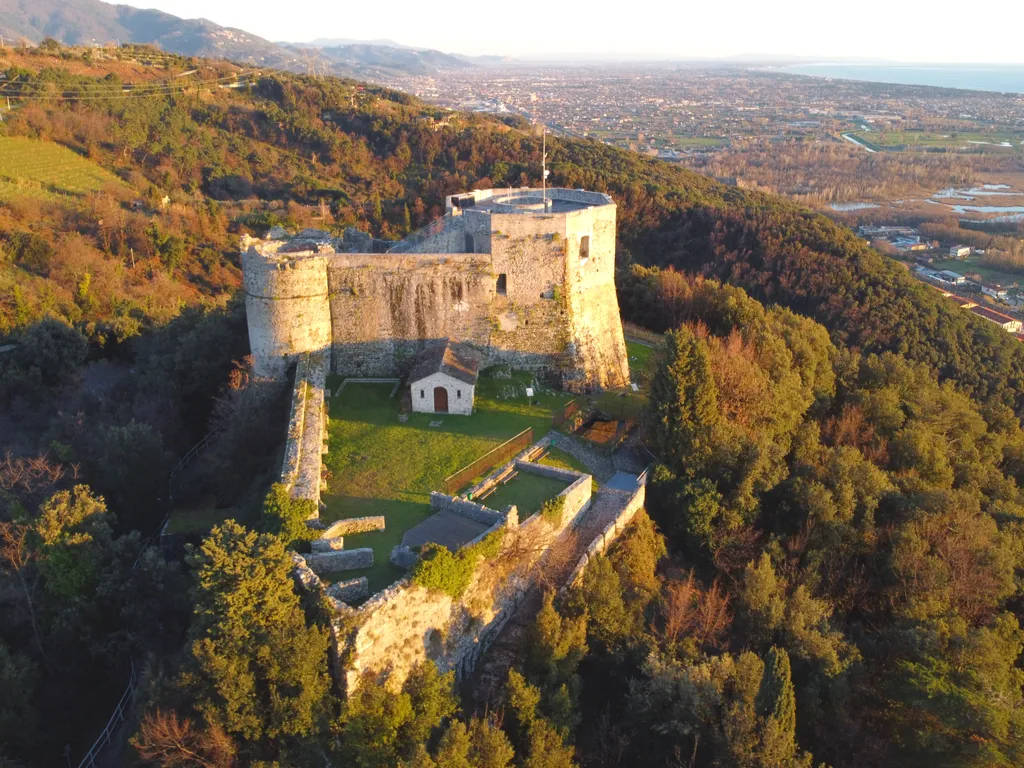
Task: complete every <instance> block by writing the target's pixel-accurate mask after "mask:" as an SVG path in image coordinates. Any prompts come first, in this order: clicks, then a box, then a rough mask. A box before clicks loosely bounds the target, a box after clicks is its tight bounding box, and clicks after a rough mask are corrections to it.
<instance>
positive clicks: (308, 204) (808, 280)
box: [0, 52, 1024, 412]
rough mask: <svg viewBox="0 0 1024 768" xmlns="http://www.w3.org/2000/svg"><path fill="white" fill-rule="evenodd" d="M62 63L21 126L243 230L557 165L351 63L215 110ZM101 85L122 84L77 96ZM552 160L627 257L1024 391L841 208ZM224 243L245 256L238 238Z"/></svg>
mask: <svg viewBox="0 0 1024 768" xmlns="http://www.w3.org/2000/svg"><path fill="white" fill-rule="evenodd" d="M9 56H10V59H9V60H8V64H7V66H8V67H11V66H24V67H25V68H28V67H37V68H39V67H43V66H50V65H51V60H50V59H47V58H46V56H45V55H44V54H43V53H41V52H40V53H37V54H33V55H24V56H22V55H19V54H17V53H14V52H11V53H9ZM16 59H17V60H16ZM2 62H3V60H2V59H0V66H3V63H2ZM52 64H55V65H56V67H55V68H54V70H53V71H47V72H46V73H45V76H43V74H42V72H41V73H40V75H38V76H26V78H25V80H24V83H23V84H20V85H18V86H17V87H16V89H15V90H16V92H19V93H26V94H28V93H30V92H31V93H34V94H37V95H36V96H35V97H34V98H33V99H27V100H26V101H24V102H22V103H20V105H19V107H20V108H19V109H18V110H17V111H16V112H15V114H14V116H13V117H12V118H11V119H10V120H9V121H8V123H7V126H6V130H7V131H8V132H10V133H12V134H17V133H30V134H33V133H38V134H39V135H40V136H41V137H42V138H47V139H50V140H54V141H58V142H60V143H63V144H65V145H67V146H69V147H71V148H73V149H75V150H76V151H78V152H80V153H82V154H85V155H88V156H89V157H91V158H93V159H94V160H95V161H97V162H99V163H100V164H102V165H104V166H105V167H107V168H108V169H110V170H112V171H114V172H115V173H118V174H119V175H120V176H122V178H126V179H129V180H131V179H134V180H135V184H134V185H135V186H136V188H137V189H140V191H141V190H142V188H143V187H145V186H147V185H149V186H150V187H151V188H152V194H154V195H157V194H161V195H162V194H169V195H170V196H171V197H172V198H174V197H175V196H176V195H177V196H182V198H181V199H182V201H183V202H184V201H186V200H187V201H188V203H187V204H188V206H190V207H191V208H193V209H195V208H196V207H197V205H198V200H199V198H197V197H196V196H195V195H196V193H202V195H203V196H205V197H206V198H208V199H210V198H212V199H213V200H217V201H220V203H221V204H222V206H225V208H223V210H224V214H226V215H227V216H228V220H227V221H224V223H223V224H222V225H221V226H224V227H226V228H227V229H231V230H237V229H238V228H240V227H244V226H247V225H246V224H245V223H244V222H246V221H249V222H257V221H261V222H269V221H271V220H280V219H288V218H291V219H292V220H294V221H300V220H302V221H311V220H314V219H315V220H320V221H321V222H322V223H327V224H330V225H333V226H345V225H348V224H358V225H360V226H364V227H367V228H369V229H371V230H373V231H374V232H375V233H376V234H378V235H381V236H385V237H398V236H401V235H403V234H405V233H406V232H408V231H409V230H410V229H415V228H417V227H419V226H422V225H424V224H426V223H427V222H428V221H430V220H431V219H432V218H434V217H436V216H438V215H440V213H441V212H442V210H443V198H444V195H446V194H450V193H452V192H456V191H459V190H461V189H465V188H469V187H473V186H480V187H487V186H502V185H506V184H508V185H520V184H525V183H528V182H529V180H531V179H534V178H536V176H537V173H538V171H539V168H538V166H539V146H538V142H537V141H536V140H535V138H534V137H533V136H531V135H529V134H528V133H525V132H523V131H522V130H521V127H522V126H521V125H519V124H517V123H516V122H515V120H514V119H513V120H512V121H511V126H516V127H510V124H506V123H503V122H499V121H496V120H494V119H493V118H488V117H483V116H479V115H457V116H453V117H451V118H449V119H447V122H448V123H449V124H448V125H447V126H445V127H444V128H443V129H440V130H438V129H437V126H435V120H436V119H437V118H439V117H440V115H441V113H440V112H439V111H438V110H437V109H435V108H432V107H429V106H427V105H424V104H421V103H419V102H416V101H415V100H414V99H411V98H410V97H408V96H405V95H402V94H398V93H394V92H390V91H387V90H383V89H377V88H372V87H365V86H361V85H358V84H356V83H353V82H351V81H344V80H335V79H330V78H327V79H322V80H311V79H308V78H304V77H298V76H292V75H285V74H275V75H267V76H264V77H263V78H261V79H260V80H258V81H257V82H255V83H253V85H252V87H251V88H246V89H234V90H232V89H223V88H220V87H219V86H218V87H214V88H213V90H205V91H203V93H202V94H201V98H202V103H203V109H202V110H201V111H200V112H198V113H197V112H196V111H194V110H191V109H189V108H188V105H189V103H190V100H191V99H192V98H194V96H191V95H188V94H187V93H185V92H182V93H180V94H179V93H176V92H173V90H172V92H170V93H167V92H161V93H160V95H159V96H153V97H145V98H138V97H128V96H126V95H125V94H122V93H120V92H118V93H116V94H115V93H112V92H111V91H110V90H109V87H108V86H102V85H100V81H99V80H98V79H96V76H95V75H94V76H93V77H92V78H89V77H84V76H71V75H69V74H60V73H61V72H62V71H66V67H67V66H68V65H67V63H66V62H63V61H61V62H58V61H52ZM186 65H187V64H186V63H185V62H183V63H182V65H181V66H182V67H184V66H186ZM103 66H104V64H103V63H99V64H98V65H97V69H94V70H93V71H102V67H103ZM164 76H167V75H164ZM168 82H169V81H168ZM221 85H222V84H221ZM154 87H155V88H157V89H158V90H159V86H156V85H155V86H154ZM166 87H170V88H172V89H173V88H175V87H176V86H165V88H166ZM97 88H98V89H99V91H97V92H96V94H97V95H104V96H106V97H107V98H95V99H94V100H90V101H83V102H74V101H65V100H62V98H61V96H62V94H63V96H64V97H73V96H75V94H76V93H80V92H81V89H97ZM104 88H107V90H103V89H104ZM44 95H45V96H46V98H45V99H43V98H41V97H42V96H44ZM140 95H141V94H140ZM550 167H551V168H552V173H553V179H552V180H553V181H554V182H555V183H557V184H561V185H563V186H568V187H585V188H589V189H594V190H598V191H608V192H610V193H612V194H613V196H614V197H615V198H616V201H617V202H618V205H619V220H620V224H621V230H620V241H621V245H622V246H623V256H624V258H626V257H625V254H626V253H628V254H630V257H631V258H632V259H633V260H635V261H636V262H638V263H643V264H650V265H655V266H668V265H674V266H676V267H677V268H680V269H686V270H689V271H699V272H702V273H705V274H708V275H714V276H716V277H719V278H721V279H724V280H727V281H729V282H732V283H734V284H737V285H741V286H743V287H744V288H746V289H748V290H750V291H751V292H752V294H753V295H755V296H757V297H758V298H760V299H763V300H766V301H770V302H776V303H780V304H783V305H785V306H789V307H791V308H792V309H794V310H796V311H799V312H803V313H806V314H809V315H810V316H812V317H814V318H815V319H816V320H818V321H820V322H822V323H823V324H824V325H825V326H826V327H828V328H829V330H830V332H831V333H832V334H833V337H834V338H835V339H836V340H838V341H841V342H843V343H844V344H849V345H851V346H855V347H858V348H861V349H864V350H867V351H884V350H892V351H897V352H900V353H901V354H905V355H907V356H908V357H910V358H911V359H914V360H919V361H921V362H925V363H927V364H929V365H931V366H933V367H934V368H935V369H936V370H938V371H939V373H940V374H941V375H942V376H943V377H944V378H951V379H954V380H956V381H957V382H958V384H959V385H960V386H962V387H964V388H965V389H966V390H967V391H969V392H971V393H972V394H974V395H975V396H976V397H978V398H979V399H981V400H983V401H985V402H991V401H999V402H1002V403H1004V404H1006V405H1009V406H1011V407H1013V408H1014V409H1015V410H1017V411H1018V412H1020V411H1021V410H1022V408H1024V349H1022V348H1021V345H1020V344H1019V343H1017V342H1016V341H1015V340H1014V339H1013V338H1011V337H1008V336H1007V335H1006V334H1002V333H999V332H998V331H997V329H993V328H991V327H990V326H989V325H988V324H986V323H985V322H984V321H982V320H979V319H976V318H972V317H970V316H967V315H966V314H965V313H962V312H958V311H957V309H956V308H955V307H954V306H952V305H951V304H949V303H948V302H944V301H942V300H941V298H940V297H936V296H933V295H932V292H930V291H928V290H927V289H926V288H924V287H922V286H920V285H919V284H917V283H916V282H915V281H913V280H912V279H911V278H910V277H909V276H908V275H906V274H905V273H904V272H903V271H902V270H901V269H900V268H899V267H898V266H897V265H896V264H895V263H894V262H892V261H889V260H887V259H885V258H883V257H882V256H880V255H879V254H877V253H876V252H874V251H872V250H871V249H870V248H868V247H867V246H866V245H865V244H864V243H862V242H861V241H859V240H858V239H857V238H856V237H855V236H854V235H853V234H852V232H850V231H849V230H847V229H845V228H842V227H840V226H837V225H835V224H834V223H832V222H830V221H828V220H827V219H826V218H825V217H823V216H820V215H815V214H812V213H809V212H807V211H805V210H802V209H801V208H799V207H798V206H796V205H793V204H790V203H787V202H785V201H783V200H781V199H779V198H775V197H772V196H768V195H764V194H757V193H752V192H748V191H742V190H738V189H734V188H728V187H724V186H722V185H720V184H717V183H715V182H713V181H711V180H709V179H707V178H706V177H703V176H699V175H697V174H694V173H692V172H689V171H686V170H683V169H680V168H678V167H674V166H671V165H669V164H666V163H659V162H657V161H654V160H650V159H647V158H642V157H639V156H637V155H635V154H631V153H627V152H622V151H618V150H615V149H612V148H610V147H607V146H605V145H602V144H599V143H596V142H590V141H574V140H559V141H558V142H557V143H556V144H555V145H554V147H553V148H552V149H551V151H550ZM158 190H159V191H158ZM268 201H281V202H279V203H274V204H271V203H269V202H268ZM289 201H290V202H289ZM198 207H199V208H203V209H204V210H205V208H206V207H208V206H203V205H199V206H198ZM271 211H274V212H273V213H271ZM224 214H220V215H224ZM325 217H326V218H325ZM248 226H251V225H248ZM226 233H227V232H226V229H225V230H224V231H223V232H222V234H221V235H219V238H220V239H219V240H209V241H207V242H206V243H200V242H193V241H194V240H196V239H197V238H195V235H194V233H193V234H185V236H184V238H183V239H184V240H185V241H186V243H187V246H186V250H188V249H189V247H191V246H197V247H199V248H207V249H209V248H211V247H212V248H214V249H216V248H218V247H223V244H224V243H225V242H226V241H225V240H224V239H223V237H224V235H226ZM198 239H199V240H202V238H198ZM133 247H134V246H133ZM152 251H153V246H152V245H150V246H149V247H148V248H146V249H144V252H146V253H151V252H152ZM125 255H126V256H127V250H126V251H125ZM220 258H222V259H224V260H226V261H227V262H231V261H232V260H233V256H232V254H231V253H230V251H229V250H226V251H222V252H221V257H220ZM623 263H625V262H623ZM625 306H626V312H627V314H629V313H631V312H633V310H632V308H631V306H630V304H629V303H628V302H627V303H626V305H625Z"/></svg>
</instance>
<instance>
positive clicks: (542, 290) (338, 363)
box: [242, 189, 629, 390]
mask: <svg viewBox="0 0 1024 768" xmlns="http://www.w3.org/2000/svg"><path fill="white" fill-rule="evenodd" d="M445 209H446V213H445V215H444V217H443V218H441V219H439V220H437V221H435V222H433V223H431V224H430V225H428V226H427V227H425V228H423V229H422V230H420V231H418V232H416V233H415V234H413V235H411V236H410V237H408V238H406V239H405V240H401V241H398V242H390V241H380V240H373V239H371V238H370V237H369V236H368V235H366V234H365V233H361V232H358V231H356V230H354V229H349V230H348V231H346V233H345V235H344V237H341V238H332V237H330V236H329V235H328V234H327V233H324V232H321V231H319V230H306V231H304V232H300V233H299V234H298V235H295V236H294V237H288V236H287V235H286V234H285V233H283V232H281V231H280V230H274V231H271V233H270V235H269V236H268V238H267V239H266V240H257V239H252V238H248V237H247V238H244V240H243V244H242V247H243V253H242V269H243V273H244V279H245V293H246V299H245V302H246V311H247V314H248V322H249V341H250V345H251V348H252V354H253V358H254V361H255V370H256V373H257V374H258V375H261V376H273V377H280V376H283V375H284V373H285V371H286V370H287V367H288V365H289V364H290V363H291V362H292V361H293V360H294V358H295V356H296V355H298V354H301V353H303V352H314V351H322V350H329V351H330V367H331V370H332V371H333V372H334V373H338V374H341V375H345V376H364V377H377V376H394V375H398V374H405V373H407V372H408V370H409V367H410V365H411V364H412V361H413V358H414V357H415V356H416V355H417V354H418V353H419V352H421V351H423V350H424V349H425V348H427V347H428V346H430V345H431V344H432V343H439V344H443V343H444V342H446V341H449V340H450V341H452V342H462V343H464V344H466V345H469V346H470V347H472V348H474V349H475V350H477V352H478V353H479V354H480V356H481V367H483V366H487V365H492V364H494V363H508V364H510V365H512V366H513V367H515V368H519V369H524V370H534V371H548V372H551V373H554V374H557V375H559V376H560V377H561V380H562V383H563V386H565V387H566V388H567V389H574V390H575V389H581V388H586V387H593V388H614V387H622V386H625V385H626V384H628V383H629V365H628V360H627V357H626V347H625V342H624V341H623V337H622V324H621V322H620V319H619V305H618V300H617V298H616V295H615V203H614V202H612V199H611V198H610V197H608V196H607V195H604V194H600V193H597V192H585V191H583V190H571V189H549V190H547V192H546V195H543V194H542V192H541V190H539V189H515V190H504V189H487V190H477V191H474V192H467V193H465V194H459V195H452V196H450V197H448V198H447V200H446V201H445Z"/></svg>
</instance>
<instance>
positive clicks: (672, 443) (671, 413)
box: [649, 326, 719, 476]
mask: <svg viewBox="0 0 1024 768" xmlns="http://www.w3.org/2000/svg"><path fill="white" fill-rule="evenodd" d="M649 414H650V415H649V420H650V431H649V434H650V441H651V447H652V448H653V450H654V452H655V453H656V454H657V455H658V456H659V457H660V458H661V460H662V462H664V463H665V465H666V466H668V468H669V469H671V470H672V472H673V473H675V474H676V475H680V476H692V475H699V474H702V470H703V468H704V467H705V465H706V464H707V462H708V461H709V459H710V458H711V441H712V437H713V433H714V427H715V425H716V423H717V422H718V420H719V411H718V390H717V387H716V386H715V381H714V377H713V375H712V373H711V359H710V357H709V354H708V347H707V344H706V343H705V342H704V340H703V339H699V338H697V336H696V335H695V334H694V333H693V331H691V330H690V329H689V328H686V327H685V326H684V327H682V328H680V329H679V330H678V331H675V332H670V333H667V334H665V351H664V358H663V362H662V365H661V366H659V367H658V369H657V372H656V373H655V375H654V378H653V379H652V381H651V396H650V408H649Z"/></svg>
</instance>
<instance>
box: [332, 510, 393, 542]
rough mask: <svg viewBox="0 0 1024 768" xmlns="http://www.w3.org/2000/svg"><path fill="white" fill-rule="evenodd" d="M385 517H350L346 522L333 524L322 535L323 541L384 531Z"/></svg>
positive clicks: (340, 521) (341, 521)
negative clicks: (355, 534)
mask: <svg viewBox="0 0 1024 768" xmlns="http://www.w3.org/2000/svg"><path fill="white" fill-rule="evenodd" d="M383 530H384V516H383V515H376V516H374V517H350V518H348V519H346V520H338V521H337V522H334V523H331V524H330V525H329V526H327V527H326V528H325V529H324V532H323V533H322V534H321V535H320V538H321V539H333V538H336V537H338V536H349V535H351V534H354V533H366V532H367V531H383Z"/></svg>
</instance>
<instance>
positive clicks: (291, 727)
mask: <svg viewBox="0 0 1024 768" xmlns="http://www.w3.org/2000/svg"><path fill="white" fill-rule="evenodd" d="M189 562H190V564H191V565H192V566H193V567H194V568H195V569H196V581H197V586H196V588H195V590H194V600H195V613H194V615H193V622H192V627H191V629H190V632H189V640H190V643H189V658H188V659H187V661H186V664H185V669H184V671H183V672H182V680H181V682H182V685H183V687H184V689H185V690H186V691H187V692H188V693H189V695H190V698H191V700H192V702H193V705H194V707H195V709H196V710H197V711H198V712H200V713H201V714H202V715H203V716H204V718H205V719H206V721H207V722H208V723H210V724H211V725H215V726H220V727H223V728H224V730H225V731H227V732H228V733H229V734H233V735H236V736H238V737H241V738H242V739H243V740H245V741H248V742H258V741H261V740H272V739H280V738H282V737H289V736H290V737H301V736H308V735H310V734H311V733H312V732H313V730H314V726H315V724H316V722H317V720H318V717H319V715H320V714H321V707H322V705H323V702H324V698H325V696H326V695H327V690H328V677H327V645H328V637H327V632H326V631H324V630H323V629H321V628H320V627H317V626H307V625H306V617H305V616H304V615H303V613H302V608H301V607H300V604H299V596H298V595H297V594H296V592H295V589H294V586H293V581H292V579H291V569H292V561H291V558H290V557H289V555H288V553H287V552H286V551H285V548H284V544H283V543H282V542H281V540H280V539H279V538H277V537H276V536H270V535H266V534H257V533H255V532H253V531H249V530H247V529H245V528H243V527H242V526H240V525H239V524H238V523H236V522H235V521H233V520H228V521H227V522H226V523H223V524H222V525H220V526H217V527H216V528H214V529H213V531H211V533H210V535H209V536H208V537H207V538H206V539H205V540H204V541H203V543H202V544H201V545H200V547H199V548H198V549H197V550H196V551H194V552H192V553H190V555H189Z"/></svg>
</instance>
